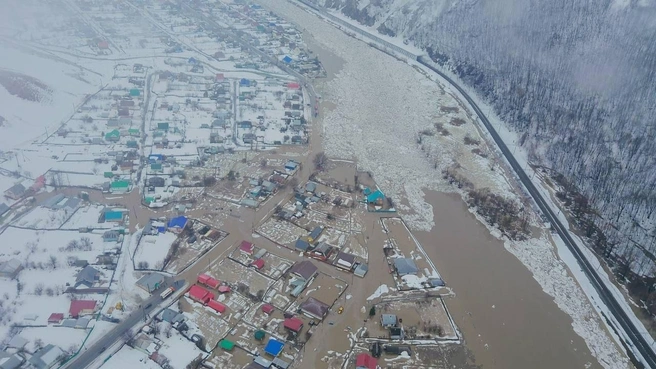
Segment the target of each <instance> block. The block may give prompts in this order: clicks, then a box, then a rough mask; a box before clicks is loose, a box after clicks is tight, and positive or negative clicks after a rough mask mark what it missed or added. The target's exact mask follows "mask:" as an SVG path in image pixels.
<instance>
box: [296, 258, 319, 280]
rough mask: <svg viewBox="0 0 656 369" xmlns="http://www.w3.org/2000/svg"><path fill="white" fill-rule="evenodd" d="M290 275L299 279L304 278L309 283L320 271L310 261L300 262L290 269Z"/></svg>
mask: <svg viewBox="0 0 656 369" xmlns="http://www.w3.org/2000/svg"><path fill="white" fill-rule="evenodd" d="M289 274H292V275H295V276H297V277H299V278H302V279H304V280H306V281H309V280H310V279H312V278H313V277H315V276H316V275H317V274H319V269H318V268H317V266H316V265H314V264H313V263H312V262H311V261H309V260H303V261H298V262H296V263H294V265H292V267H291V268H289Z"/></svg>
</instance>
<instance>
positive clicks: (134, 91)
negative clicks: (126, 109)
mask: <svg viewBox="0 0 656 369" xmlns="http://www.w3.org/2000/svg"><path fill="white" fill-rule="evenodd" d="M139 95H141V92H140V91H139V89H138V88H131V89H130V96H133V97H134V96H139Z"/></svg>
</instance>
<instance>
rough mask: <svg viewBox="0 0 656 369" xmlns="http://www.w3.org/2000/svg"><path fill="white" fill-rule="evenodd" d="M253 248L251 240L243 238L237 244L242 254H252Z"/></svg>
mask: <svg viewBox="0 0 656 369" xmlns="http://www.w3.org/2000/svg"><path fill="white" fill-rule="evenodd" d="M254 250H255V246H254V245H253V244H252V243H251V242H248V241H245V240H244V241H241V243H240V244H239V251H240V252H241V253H243V254H246V255H253V252H254Z"/></svg>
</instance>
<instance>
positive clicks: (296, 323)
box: [283, 317, 303, 333]
mask: <svg viewBox="0 0 656 369" xmlns="http://www.w3.org/2000/svg"><path fill="white" fill-rule="evenodd" d="M283 327H285V329H287V330H290V331H292V332H294V333H299V332H300V331H301V329H303V321H302V320H301V319H299V318H297V317H292V318H287V319H285V321H284V322H283Z"/></svg>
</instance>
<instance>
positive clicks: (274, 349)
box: [264, 338, 285, 357]
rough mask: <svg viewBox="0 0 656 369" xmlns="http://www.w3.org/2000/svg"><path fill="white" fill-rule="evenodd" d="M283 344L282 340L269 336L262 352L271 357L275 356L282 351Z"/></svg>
mask: <svg viewBox="0 0 656 369" xmlns="http://www.w3.org/2000/svg"><path fill="white" fill-rule="evenodd" d="M284 346H285V344H284V343H283V342H280V341H278V340H277V339H275V338H269V342H267V344H266V346H265V347H264V352H265V353H266V354H269V355H271V356H273V357H276V356H278V355H279V354H280V353H281V352H282V349H283V347H284Z"/></svg>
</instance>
